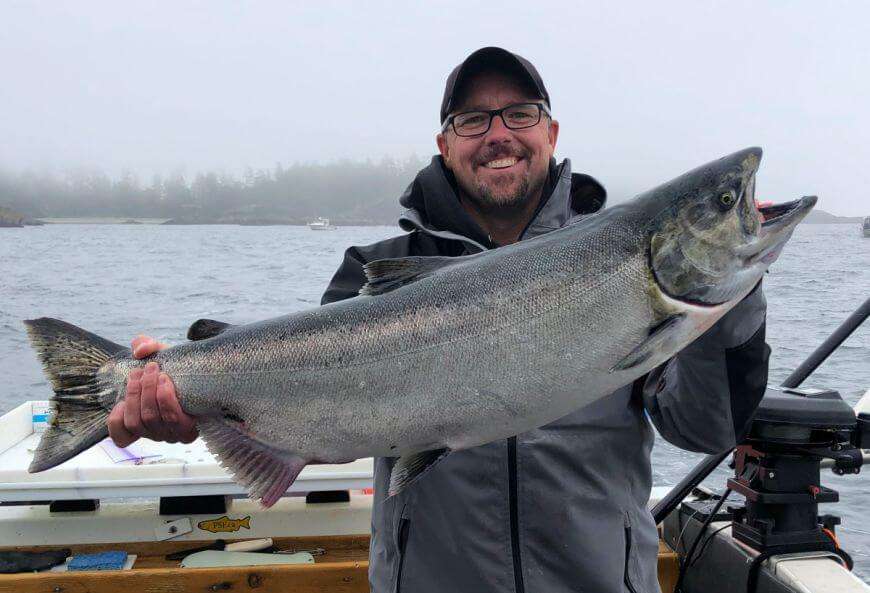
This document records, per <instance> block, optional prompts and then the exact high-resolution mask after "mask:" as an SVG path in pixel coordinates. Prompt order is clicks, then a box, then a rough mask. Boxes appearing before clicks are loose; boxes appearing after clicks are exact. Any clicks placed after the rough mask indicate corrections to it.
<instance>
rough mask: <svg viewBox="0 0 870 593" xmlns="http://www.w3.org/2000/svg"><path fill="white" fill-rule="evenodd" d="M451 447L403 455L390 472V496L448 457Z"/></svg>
mask: <svg viewBox="0 0 870 593" xmlns="http://www.w3.org/2000/svg"><path fill="white" fill-rule="evenodd" d="M449 453H450V449H435V450H432V451H423V452H422V453H414V454H413V455H403V456H401V457H399V458H398V459H397V460H396V464H395V465H394V466H393V471H392V472H391V473H390V491H389V494H388V495H389V496H393V495H395V494H398V493H399V492H401V491H402V490H404V489H405V488H407V487H408V486H409V485H410V484H412V483H413V482H415V481H416V480H417V479H418V478H419V477H420V476H422V475H423V474H424V473H426V472H427V471H428V470H430V469H432V466H434V465H435V464H436V463H438V462H439V461H441V460H442V459H444V458H445V457H447V455H448V454H449Z"/></svg>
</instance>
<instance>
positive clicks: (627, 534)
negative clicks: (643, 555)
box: [624, 517, 637, 593]
mask: <svg viewBox="0 0 870 593" xmlns="http://www.w3.org/2000/svg"><path fill="white" fill-rule="evenodd" d="M624 526H625V577H624V580H625V586H626V587H628V590H629V591H630V592H631V593H637V589H635V588H634V584H633V583H632V582H631V576H630V575H629V572H628V570H629V566H628V564H629V562H630V560H631V523H629V521H628V517H626V518H625V523H624Z"/></svg>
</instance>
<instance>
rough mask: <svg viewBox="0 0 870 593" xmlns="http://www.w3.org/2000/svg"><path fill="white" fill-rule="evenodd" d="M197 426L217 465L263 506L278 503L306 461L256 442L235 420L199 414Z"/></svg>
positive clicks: (267, 506)
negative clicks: (217, 462)
mask: <svg viewBox="0 0 870 593" xmlns="http://www.w3.org/2000/svg"><path fill="white" fill-rule="evenodd" d="M197 426H198V427H199V432H200V434H202V438H203V440H204V441H205V444H206V446H207V447H208V450H209V451H210V452H211V454H212V455H214V456H215V457H217V459H218V461H219V463H220V465H221V467H223V468H225V469H226V470H228V471H229V472H230V473H232V474H233V479H234V480H235V481H236V482H238V483H240V484H241V485H242V486H244V487H245V489H246V490H247V491H248V494H250V496H251V498H253V499H255V500H259V501H260V504H262V505H263V506H264V507H266V508H269V507H270V506H272V505H273V504H275V503H276V502H278V499H280V498H281V497H282V496H283V495H284V493H285V492H286V491H287V488H289V487H290V485H291V484H293V482H294V481H295V480H296V476H298V475H299V472H301V471H302V468H304V467H305V464H306V463H307V461H306V460H305V459H302V458H301V457H296V456H294V455H291V454H289V453H286V452H284V451H280V450H279V449H276V448H275V447H272V446H271V445H268V444H266V443H262V442H260V441H259V440H257V439H256V438H254V437H253V436H252V435H250V434H249V433H248V432H247V431H246V430H245V428H244V424H243V423H241V422H238V421H236V420H231V419H229V418H220V417H215V416H210V417H203V418H198V419H197Z"/></svg>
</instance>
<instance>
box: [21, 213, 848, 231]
mask: <svg viewBox="0 0 870 593" xmlns="http://www.w3.org/2000/svg"><path fill="white" fill-rule="evenodd" d="M861 222H862V218H861V217H860V216H836V215H834V214H830V213H828V212H825V211H823V210H820V211H814V212H811V213H810V215H809V216H807V218H806V219H805V220H804V221H803V222H802V223H801V224H861ZM43 223H44V224H122V225H170V226H214V225H230V226H307V225H308V221H307V220H304V219H275V220H270V219H248V220H245V219H236V220H232V219H227V220H198V219H195V218H137V217H99V216H82V217H45V218H34V219H25V221H24V225H28V224H32V225H39V224H43ZM332 223H333V224H334V225H335V226H337V227H342V226H395V225H396V221H390V222H382V221H372V220H352V219H351V220H335V219H333V222H332ZM14 226H21V225H14Z"/></svg>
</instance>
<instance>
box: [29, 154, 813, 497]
mask: <svg viewBox="0 0 870 593" xmlns="http://www.w3.org/2000/svg"><path fill="white" fill-rule="evenodd" d="M760 158H761V150H760V149H758V148H750V149H746V150H743V151H740V152H737V153H735V154H732V155H730V156H727V157H725V158H722V159H719V160H717V161H714V162H712V163H709V164H707V165H704V166H702V167H700V168H698V169H695V170H693V171H691V172H689V173H686V174H684V175H682V176H680V177H678V178H677V179H674V180H673V181H671V182H669V183H666V184H664V185H661V186H659V187H657V188H655V189H653V190H651V191H648V192H646V193H644V194H641V195H640V196H638V197H637V198H636V199H634V200H632V201H630V202H627V203H624V204H621V205H618V206H615V207H613V208H609V209H607V210H605V211H603V212H602V213H600V214H598V215H595V216H591V217H588V218H585V219H582V220H579V221H576V222H574V223H573V224H569V225H567V226H565V227H564V228H562V229H560V230H557V231H553V232H551V233H548V234H546V235H544V236H541V237H538V238H535V239H532V240H528V241H523V242H521V243H517V244H514V245H510V246H506V247H501V248H499V249H495V250H492V251H487V252H484V253H480V254H476V255H470V256H465V257H458V258H447V257H425V258H424V257H412V258H405V259H394V260H381V261H376V262H372V263H370V264H368V266H366V273H367V275H368V278H369V282H368V284H367V285H366V286H365V288H364V289H363V290H362V291H361V295H360V296H358V297H357V298H354V299H350V300H347V301H343V302H339V303H335V304H331V305H327V306H324V307H319V308H316V309H311V310H308V311H302V312H299V313H294V314H292V315H287V316H284V317H279V318H276V319H271V320H268V321H261V322H259V323H252V324H250V325H244V326H229V327H225V326H224V325H223V324H213V323H209V322H206V321H200V322H198V323H197V324H195V326H194V328H193V333H195V334H196V333H198V334H203V333H206V334H208V335H211V336H212V337H208V338H206V339H202V340H198V341H192V342H187V343H184V344H181V345H178V346H175V347H172V348H169V349H167V350H163V351H161V352H158V353H157V354H155V355H154V356H152V357H151V358H150V360H156V361H157V362H158V363H160V367H161V369H162V370H163V371H165V372H166V373H168V374H169V375H170V376H171V377H172V379H173V381H174V382H175V386H176V389H177V392H178V397H179V400H180V402H181V406H182V407H183V408H184V410H185V411H186V412H187V413H189V414H192V415H194V416H196V417H197V421H198V425H199V429H200V433H201V435H202V437H203V438H204V439H205V442H206V444H207V445H208V447H209V449H210V450H211V451H212V452H213V453H214V454H215V455H216V457H217V458H218V459H219V460H220V462H221V463H222V465H223V466H224V467H226V468H227V469H228V470H229V471H230V472H231V473H232V474H233V476H234V478H235V480H237V481H238V482H239V483H241V484H243V485H244V486H245V487H246V488H247V489H248V491H249V493H250V494H251V496H252V497H255V498H258V499H260V500H261V502H262V504H264V505H265V506H270V505H272V504H274V503H275V501H276V500H278V498H280V496H281V495H282V494H283V493H284V492H285V491H286V490H287V487H288V486H289V485H290V484H291V483H292V482H293V480H294V479H295V478H296V476H297V475H298V474H299V472H300V471H301V470H302V468H303V467H304V466H305V465H306V464H307V463H312V462H330V463H338V462H346V461H349V460H353V459H356V458H360V457H368V456H393V457H398V458H399V459H398V460H397V462H396V466H395V469H394V471H393V475H392V482H391V485H390V490H391V492H393V493H394V492H397V491H399V490H400V489H401V488H403V487H404V486H406V485H407V484H408V483H410V482H411V481H412V480H414V479H415V478H416V477H417V476H419V475H420V473H422V472H423V471H425V469H426V468H428V467H431V466H432V464H434V463H436V462H437V461H438V460H439V459H441V458H443V457H444V456H445V455H447V454H449V453H450V451H452V450H457V449H463V448H466V447H473V446H476V445H481V444H483V443H487V442H489V441H493V440H496V439H500V438H505V437H508V436H511V435H515V434H518V433H521V432H524V431H527V430H530V429H533V428H535V427H538V426H542V425H544V424H547V423H549V422H552V421H553V420H556V419H558V418H560V417H561V416H564V415H565V414H567V413H569V412H571V411H572V410H575V409H577V408H579V407H581V406H583V405H586V404H588V403H590V402H592V401H594V400H596V399H598V398H601V397H604V396H605V395H607V394H609V393H611V392H613V391H614V390H615V389H617V388H619V387H621V386H623V385H626V384H628V383H630V382H632V381H634V380H635V379H637V378H638V377H640V376H642V375H643V374H644V373H646V372H648V371H649V370H650V369H652V368H653V367H655V366H657V365H659V364H662V363H663V362H664V361H666V360H667V359H668V358H670V357H672V356H673V355H674V354H675V353H677V352H678V351H679V350H680V349H682V348H683V347H685V346H686V345H687V344H689V343H690V342H691V341H692V340H694V339H695V338H697V337H698V336H699V335H700V334H701V333H702V332H704V331H705V330H706V329H707V328H709V327H710V326H711V325H712V324H713V323H715V322H716V320H717V319H719V318H720V317H721V316H722V315H723V314H724V313H725V312H726V311H728V310H729V309H730V308H731V307H732V306H733V305H734V304H735V303H737V302H738V301H739V300H740V299H742V298H743V297H744V296H745V295H746V294H748V293H749V291H751V290H752V288H753V287H754V286H755V285H756V284H757V283H758V281H759V280H760V279H761V277H762V274H763V273H764V271H765V270H766V269H767V267H768V266H769V265H770V263H772V262H773V260H775V259H776V257H777V255H778V254H779V251H780V249H781V248H782V246H783V244H784V243H785V242H786V241H787V240H788V238H789V236H790V235H791V232H792V230H793V229H794V227H795V225H797V223H798V222H799V221H800V220H801V219H802V218H803V217H804V216H805V215H806V214H807V213H808V212H809V210H810V209H811V208H812V207H813V205H814V204H815V202H816V199H815V198H814V197H806V198H801V199H800V200H796V201H794V202H790V203H788V204H783V205H779V206H773V207H770V208H767V209H765V215H766V217H767V221H766V222H764V223H762V221H761V219H760V216H759V212H758V210H757V208H756V206H755V202H754V183H755V181H754V180H755V173H756V170H757V168H758V164H759V160H760ZM25 323H26V324H27V328H28V331H29V333H30V337H31V340H32V343H33V345H34V347H35V348H36V350H37V351H38V352H39V356H40V358H41V359H42V362H43V364H44V366H45V371H46V373H47V375H48V376H49V377H50V378H51V381H52V383H53V386H54V392H55V395H54V398H53V403H54V408H55V414H54V420H53V422H52V425H51V427H50V428H49V430H48V431H47V432H46V433H45V435H44V436H43V437H42V441H41V442H40V444H39V447H38V449H37V451H36V454H35V457H34V460H33V464H32V465H31V468H30V471H33V472H38V471H43V470H46V469H49V468H51V467H54V466H56V465H58V464H59V463H62V462H63V461H66V460H67V459H69V458H71V457H73V456H74V455H76V454H77V453H79V452H81V451H83V450H84V449H86V448H88V447H90V446H91V445H93V444H94V443H96V442H98V441H99V440H101V439H103V438H104V437H105V436H106V435H107V429H106V417H107V415H108V413H109V410H110V409H111V408H112V406H114V404H115V402H117V401H118V400H119V399H121V398H122V397H123V395H124V391H125V383H126V381H127V375H128V373H129V372H130V370H131V369H133V368H136V367H141V366H143V365H144V364H145V363H146V362H147V361H146V360H133V359H131V357H130V351H129V350H128V349H127V348H125V347H123V346H120V345H118V344H114V343H112V342H109V341H107V340H104V339H102V338H100V337H98V336H96V335H93V334H91V333H88V332H86V331H84V330H82V329H79V328H77V327H75V326H72V325H69V324H67V323H64V322H62V321H57V320H53V319H46V318H43V319H37V320H32V321H26V322H25ZM200 337H201V336H200Z"/></svg>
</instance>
